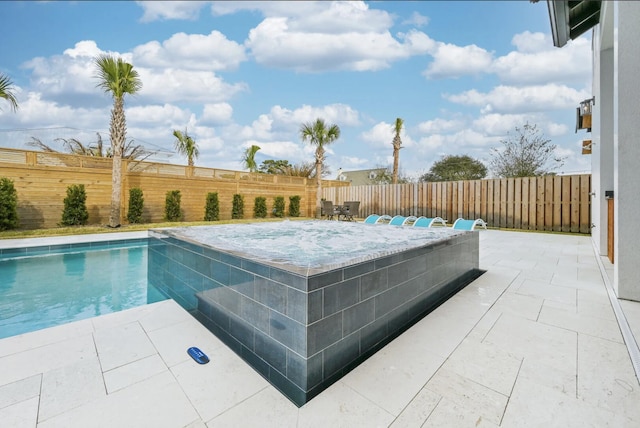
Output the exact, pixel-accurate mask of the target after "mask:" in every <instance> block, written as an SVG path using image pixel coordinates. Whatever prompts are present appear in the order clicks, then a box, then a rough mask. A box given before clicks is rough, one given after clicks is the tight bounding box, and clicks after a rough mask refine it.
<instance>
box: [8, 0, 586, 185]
mask: <svg viewBox="0 0 640 428" xmlns="http://www.w3.org/2000/svg"><path fill="white" fill-rule="evenodd" d="M0 16H2V17H3V25H2V26H0V40H2V41H3V43H2V47H0V72H2V73H5V74H7V75H9V76H10V78H11V79H12V81H13V83H14V93H15V95H16V97H17V100H18V103H19V105H20V109H19V110H18V111H17V112H16V113H14V112H12V111H11V109H10V108H9V106H8V104H6V103H4V102H3V103H2V104H0V108H1V109H2V110H1V111H0V146H4V147H18V148H28V147H26V146H25V142H26V141H28V140H30V138H31V137H32V136H35V137H37V138H39V139H41V140H42V141H43V142H45V143H47V144H50V145H52V146H56V144H58V143H56V142H55V141H54V140H55V139H56V138H77V139H79V140H80V141H82V142H84V143H91V142H92V141H95V139H96V137H95V133H96V132H100V134H101V135H102V137H103V139H104V140H105V141H106V140H108V135H109V134H108V129H109V118H110V109H111V106H112V101H111V99H110V98H109V97H108V96H107V95H106V94H104V93H103V92H102V91H101V90H100V89H98V88H96V83H97V80H96V79H95V77H94V76H95V68H94V66H93V59H94V58H95V57H96V56H97V55H99V54H102V53H107V54H111V55H117V56H121V57H123V58H124V59H125V60H126V61H128V62H130V63H131V64H133V66H134V68H135V69H136V70H138V72H139V74H140V77H141V79H142V82H143V88H142V90H141V91H140V93H139V94H138V95H136V96H134V97H127V98H125V109H126V110H125V111H126V116H127V128H128V133H127V138H128V139H135V140H136V142H137V143H140V144H143V145H145V146H146V147H148V148H150V149H153V150H159V151H160V154H159V155H158V156H156V159H157V160H160V161H162V162H170V163H177V164H186V160H185V159H184V158H183V157H180V156H179V155H177V154H172V152H173V143H174V137H173V136H172V133H173V130H174V129H180V130H184V129H185V128H186V129H187V130H188V132H189V134H190V135H191V136H192V137H193V138H194V139H195V140H196V142H197V143H198V146H199V150H200V156H199V158H198V159H196V162H195V163H196V165H197V166H206V167H213V168H225V169H236V170H240V169H242V166H241V158H242V153H243V151H244V150H245V149H246V148H247V147H249V146H251V145H252V144H255V145H258V146H259V147H260V148H261V149H260V151H258V153H257V155H256V160H257V161H258V163H260V162H262V161H263V160H265V159H286V160H288V161H289V162H290V163H292V164H297V163H300V162H311V161H313V151H314V147H312V146H310V145H309V144H305V143H303V142H302V141H301V140H300V137H299V128H300V125H301V124H302V123H305V122H309V121H312V120H315V119H316V118H317V117H321V118H323V119H325V120H326V121H327V122H328V123H330V124H333V123H335V124H337V125H338V126H339V127H340V129H341V131H342V135H341V137H340V139H339V140H337V141H336V142H335V143H333V144H331V145H330V146H328V147H327V151H328V152H327V161H326V165H327V166H328V167H329V169H330V170H331V171H332V175H331V176H330V178H333V177H334V176H335V174H336V173H337V171H338V169H339V168H342V169H343V170H345V171H350V170H360V169H368V168H377V167H388V166H390V165H391V164H392V160H393V157H392V154H393V151H392V146H391V142H392V139H393V131H392V124H393V123H394V122H395V119H396V118H397V117H401V118H402V119H404V122H405V128H404V130H403V133H402V141H403V149H402V150H401V152H400V169H401V173H402V174H403V175H405V176H408V177H418V176H419V175H421V174H422V173H424V172H426V171H428V170H429V168H430V167H431V166H432V165H433V162H435V161H437V160H439V159H441V157H442V156H444V155H462V154H466V155H470V156H472V157H474V158H477V159H479V160H482V161H484V162H485V163H487V162H488V160H489V159H490V153H491V148H493V147H497V148H499V147H501V146H502V145H501V144H500V140H503V139H505V138H507V137H508V134H507V133H508V132H510V133H511V135H512V134H513V132H514V130H515V127H516V126H522V125H523V124H525V123H527V122H528V123H530V124H536V125H537V126H538V128H539V129H540V130H541V131H542V133H543V134H544V136H545V137H547V138H549V139H551V140H552V142H553V143H555V144H556V145H557V146H558V149H557V154H558V155H559V156H563V157H566V161H565V165H564V166H563V167H562V168H561V169H560V170H559V171H558V172H562V173H583V172H588V171H589V170H590V159H589V156H583V155H581V154H580V144H581V141H582V139H583V138H585V137H586V134H585V132H584V131H578V133H577V134H576V133H575V108H576V107H577V106H578V103H579V102H580V101H582V100H584V99H587V98H590V97H591V90H590V88H591V42H590V35H588V34H587V35H585V36H582V37H581V38H579V39H577V40H575V41H573V42H569V44H568V46H565V47H564V48H562V49H558V48H555V47H553V43H552V41H551V34H550V25H549V17H548V13H547V5H546V2H543V1H541V2H539V3H535V4H532V3H530V2H529V1H495V2H489V1H461V2H457V1H440V2H437V1H416V2H404V1H379V2H357V1H343V2H329V1H320V2H303V1H291V2H286V1H282V2H252V1H241V2H227V1H224V2H207V1H200V2H171V1H162V2H151V1H145V2H107V1H91V2H83V1H81V2H57V1H56V2H30V1H27V2H12V1H3V2H0ZM0 102H1V101H0Z"/></svg>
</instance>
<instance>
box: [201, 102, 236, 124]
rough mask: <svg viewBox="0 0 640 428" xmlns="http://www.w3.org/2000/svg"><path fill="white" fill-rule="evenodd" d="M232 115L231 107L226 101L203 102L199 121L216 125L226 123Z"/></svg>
mask: <svg viewBox="0 0 640 428" xmlns="http://www.w3.org/2000/svg"><path fill="white" fill-rule="evenodd" d="M232 116H233V107H231V105H230V104H228V103H216V104H205V105H204V109H203V111H202V116H201V117H200V122H202V123H208V124H212V125H217V124H221V123H226V122H229V121H230V120H231V118H232Z"/></svg>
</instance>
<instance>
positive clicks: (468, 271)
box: [148, 231, 480, 406]
mask: <svg viewBox="0 0 640 428" xmlns="http://www.w3.org/2000/svg"><path fill="white" fill-rule="evenodd" d="M150 236H151V239H150V242H149V257H148V260H149V266H148V275H149V282H150V283H151V284H153V285H154V286H156V287H157V288H159V289H160V290H162V291H163V292H165V293H166V294H167V295H168V296H170V297H171V298H173V299H174V300H176V301H177V302H178V303H180V305H182V306H183V307H184V308H185V309H187V310H189V311H190V312H191V313H192V314H193V315H194V316H195V317H196V318H197V319H198V320H199V321H200V322H202V323H203V324H204V325H205V326H206V327H207V328H209V330H211V331H212V332H213V333H214V334H216V336H218V337H219V338H220V339H221V340H223V341H224V342H225V343H226V344H227V345H228V346H229V347H230V348H232V349H233V350H234V351H235V352H236V353H237V354H238V355H240V356H241V357H242V358H243V359H245V361H247V362H248V363H249V364H250V365H252V367H254V369H256V370H257V371H258V372H259V373H261V374H262V375H263V376H264V377H265V378H266V379H267V380H269V382H271V383H272V384H273V385H274V386H275V387H276V388H278V389H279V390H280V391H281V392H282V393H283V394H285V395H286V396H287V397H288V398H289V399H290V400H291V401H293V402H294V403H295V404H297V405H298V406H301V405H302V404H304V403H306V402H307V401H309V400H310V399H311V398H313V397H314V396H315V395H317V394H318V393H320V392H321V391H322V390H324V389H325V388H327V387H328V386H329V385H331V384H332V383H333V382H335V381H336V380H338V379H339V378H340V377H342V376H343V375H344V374H346V373H347V372H348V371H349V370H351V369H352V368H354V367H355V366H357V365H358V364H359V363H361V362H362V361H364V360H365V359H366V358H367V357H368V356H370V355H371V354H373V353H374V352H375V351H377V350H378V349H380V348H381V347H382V346H384V345H385V344H386V343H388V342H389V341H390V340H392V339H393V338H395V337H397V335H398V334H400V333H401V332H402V331H404V330H406V329H407V328H408V327H410V326H411V325H413V324H414V323H415V322H416V321H418V320H419V319H420V318H422V317H423V316H424V315H426V314H427V313H428V312H430V311H431V310H433V309H434V308H435V307H437V306H438V305H439V304H440V303H442V302H443V301H444V300H446V299H447V298H448V297H449V296H451V295H452V294H454V293H455V292H457V291H458V290H459V289H460V288H462V287H463V286H464V285H466V284H467V283H469V282H470V281H471V280H473V279H474V278H476V277H477V276H478V275H480V271H479V254H478V245H479V239H478V233H477V232H469V233H465V234H462V235H457V236H455V237H453V238H451V239H449V240H447V241H443V242H439V243H436V244H432V245H427V246H424V247H420V248H414V249H411V250H408V251H405V252H402V253H398V254H394V255H390V256H384V257H381V258H378V259H374V260H369V261H366V262H362V263H357V264H354V265H348V266H344V267H341V268H339V269H333V270H329V271H326V272H323V273H318V274H314V275H310V276H306V275H303V274H300V273H296V271H300V269H296V268H293V267H292V268H291V269H292V270H293V272H291V271H288V270H286V269H285V268H279V267H274V266H269V265H267V264H263V263H258V262H255V261H252V260H251V259H250V256H247V257H246V258H245V257H239V256H236V255H231V254H228V253H225V252H222V251H217V250H215V249H211V248H209V247H206V246H201V245H198V244H195V243H192V242H187V241H184V240H181V239H176V238H175V237H172V236H170V234H169V233H168V232H163V231H154V232H150ZM205 352H206V350H205Z"/></svg>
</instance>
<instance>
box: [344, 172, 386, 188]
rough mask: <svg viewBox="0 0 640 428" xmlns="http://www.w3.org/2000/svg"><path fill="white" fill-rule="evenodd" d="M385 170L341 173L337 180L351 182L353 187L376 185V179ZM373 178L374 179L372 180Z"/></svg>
mask: <svg viewBox="0 0 640 428" xmlns="http://www.w3.org/2000/svg"><path fill="white" fill-rule="evenodd" d="M383 171H385V168H374V169H362V170H359V171H341V172H340V174H339V175H338V177H337V178H336V180H340V181H349V182H351V185H352V186H363V185H366V184H372V183H374V179H373V178H375V177H376V176H377V174H378V173H379V172H383ZM372 177H373V178H372Z"/></svg>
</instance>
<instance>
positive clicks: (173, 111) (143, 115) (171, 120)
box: [125, 104, 192, 127]
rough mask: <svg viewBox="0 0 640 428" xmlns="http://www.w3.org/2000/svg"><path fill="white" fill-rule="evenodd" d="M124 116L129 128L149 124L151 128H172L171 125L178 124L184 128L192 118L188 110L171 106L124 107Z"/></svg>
mask: <svg viewBox="0 0 640 428" xmlns="http://www.w3.org/2000/svg"><path fill="white" fill-rule="evenodd" d="M125 114H126V117H127V124H128V125H129V126H132V125H136V126H144V125H148V124H151V125H152V126H161V125H162V126H167V127H172V126H174V125H173V124H175V123H179V124H181V125H180V127H184V124H185V123H188V121H189V118H190V117H191V116H192V114H191V113H190V112H189V111H188V110H183V109H181V108H179V107H177V106H174V105H171V104H164V105H146V106H132V107H125Z"/></svg>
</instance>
